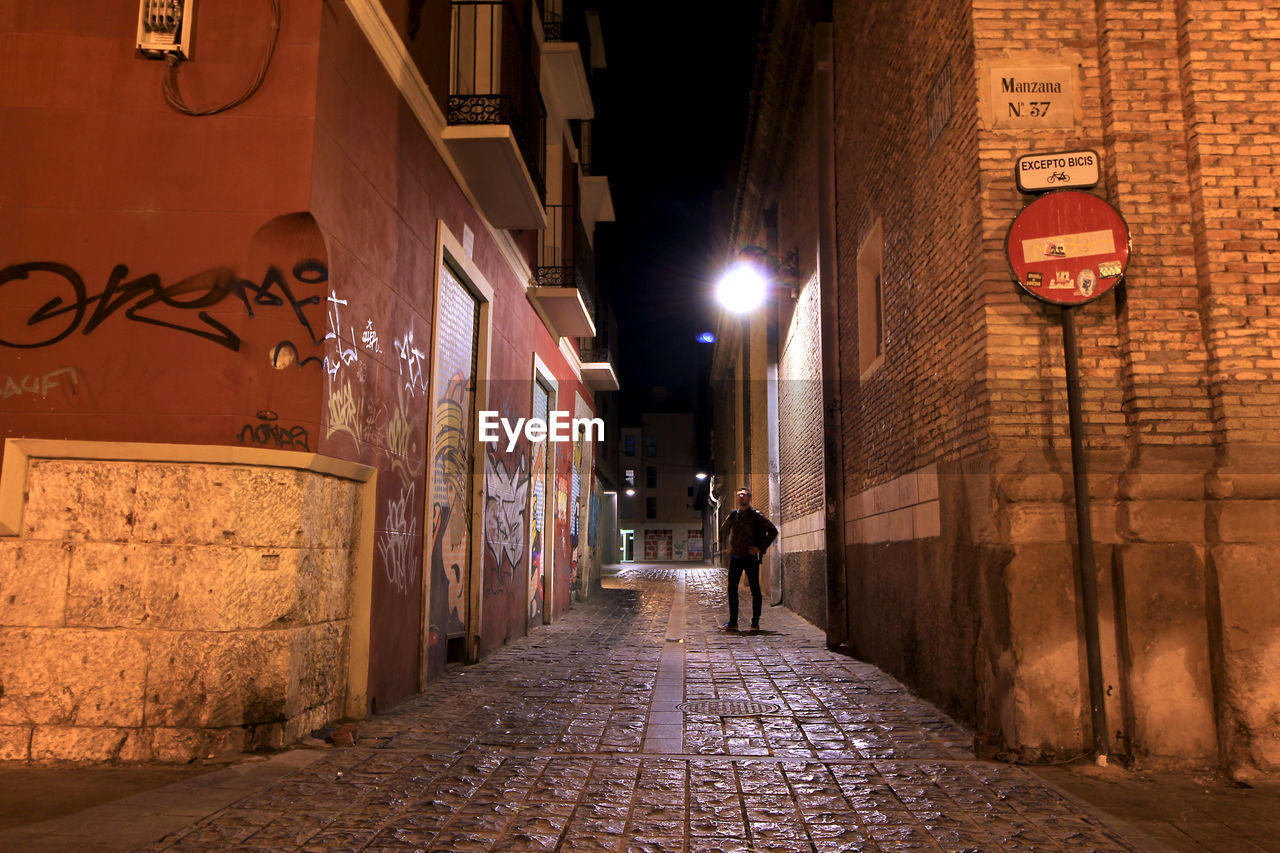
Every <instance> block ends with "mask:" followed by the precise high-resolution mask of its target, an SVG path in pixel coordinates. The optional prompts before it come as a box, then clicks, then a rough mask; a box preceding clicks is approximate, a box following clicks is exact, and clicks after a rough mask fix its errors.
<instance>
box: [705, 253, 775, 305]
mask: <svg viewBox="0 0 1280 853" xmlns="http://www.w3.org/2000/svg"><path fill="white" fill-rule="evenodd" d="M767 291H768V281H766V280H765V277H764V274H763V273H762V272H761V271H760V267H759V265H757V264H754V263H751V262H750V261H739V262H738V263H736V264H734V265H733V266H732V267H730V268H729V269H728V271H726V272H725V274H724V275H722V276H721V277H720V280H719V281H718V282H716V301H717V302H719V303H720V305H721V307H723V308H724V309H725V310H726V311H728V312H730V313H732V314H750V313H751V312H752V311H755V310H756V309H757V308H759V307H760V306H761V305H763V304H764V299H765V294H766V292H767Z"/></svg>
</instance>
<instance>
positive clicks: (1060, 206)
mask: <svg viewBox="0 0 1280 853" xmlns="http://www.w3.org/2000/svg"><path fill="white" fill-rule="evenodd" d="M1005 251H1006V253H1007V254H1008V256H1009V267H1010V269H1012V270H1013V277H1014V278H1015V279H1016V280H1017V282H1018V284H1019V285H1020V286H1021V287H1022V289H1023V290H1025V291H1026V292H1027V293H1030V294H1031V295H1032V296H1034V297H1036V298H1037V299H1042V300H1044V301H1045V302H1052V303H1053V304H1054V305H1083V304H1085V303H1086V302H1092V301H1093V300H1095V299H1097V298H1099V297H1100V296H1102V295H1103V294H1105V293H1106V292H1107V291H1108V290H1110V289H1111V288H1113V287H1115V285H1116V283H1117V282H1118V281H1120V279H1121V278H1122V277H1123V276H1124V270H1125V267H1127V266H1128V265H1129V226H1128V225H1127V224H1125V221H1124V217H1123V216H1121V215H1120V212H1119V211H1117V210H1116V209H1115V208H1114V207H1112V206H1111V205H1110V204H1108V203H1107V202H1106V201H1104V200H1102V199H1100V198H1098V197H1097V196H1096V195H1092V194H1090V193H1086V192H1080V191H1079V190H1061V191H1059V192H1051V193H1047V194H1045V195H1042V196H1040V197H1039V198H1037V199H1036V200H1035V201H1033V202H1031V204H1029V205H1027V206H1026V207H1024V208H1023V209H1022V212H1021V213H1019V214H1018V215H1017V217H1015V218H1014V220H1013V224H1012V225H1010V226H1009V236H1008V238H1007V240H1006V241H1005Z"/></svg>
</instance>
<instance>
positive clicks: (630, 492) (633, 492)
mask: <svg viewBox="0 0 1280 853" xmlns="http://www.w3.org/2000/svg"><path fill="white" fill-rule="evenodd" d="M635 496H636V490H635V489H627V497H629V498H634V497H635Z"/></svg>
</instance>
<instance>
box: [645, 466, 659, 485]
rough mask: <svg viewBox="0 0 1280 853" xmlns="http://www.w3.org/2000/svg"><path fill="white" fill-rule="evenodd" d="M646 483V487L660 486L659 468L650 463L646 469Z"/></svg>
mask: <svg viewBox="0 0 1280 853" xmlns="http://www.w3.org/2000/svg"><path fill="white" fill-rule="evenodd" d="M644 485H645V488H646V489H656V488H658V469H657V468H656V467H655V466H653V465H649V466H647V467H646V468H645V469H644Z"/></svg>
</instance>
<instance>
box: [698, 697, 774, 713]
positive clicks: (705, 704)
mask: <svg viewBox="0 0 1280 853" xmlns="http://www.w3.org/2000/svg"><path fill="white" fill-rule="evenodd" d="M678 707H679V708H680V710H681V711H684V712H685V713H686V714H710V715H711V716H713V717H758V716H760V715H762V714H773V713H776V712H777V710H778V706H777V705H775V704H773V703H772V702H746V701H740V700H735V699H709V700H706V701H702V702H685V703H684V704H682V705H679V706H678Z"/></svg>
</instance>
